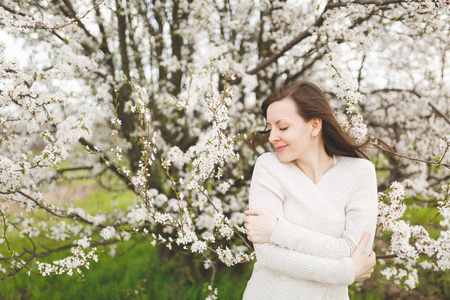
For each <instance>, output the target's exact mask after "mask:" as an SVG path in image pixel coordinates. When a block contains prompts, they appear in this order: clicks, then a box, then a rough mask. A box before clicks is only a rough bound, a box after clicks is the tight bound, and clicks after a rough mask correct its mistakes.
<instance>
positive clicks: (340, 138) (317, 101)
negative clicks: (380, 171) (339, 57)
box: [249, 81, 370, 159]
mask: <svg viewBox="0 0 450 300" xmlns="http://www.w3.org/2000/svg"><path fill="white" fill-rule="evenodd" d="M284 98H290V99H292V100H294V102H295V104H296V105H297V112H298V114H299V115H300V116H301V117H302V118H303V119H304V120H305V121H306V122H308V121H310V120H311V119H314V118H318V119H321V120H322V138H323V143H324V146H325V151H326V152H327V154H328V155H329V156H333V155H339V156H350V157H361V158H366V159H369V158H368V157H367V155H366V154H365V153H364V152H363V151H362V150H361V148H363V147H367V145H368V144H369V142H370V138H367V140H366V141H364V142H363V143H361V144H357V143H355V142H354V141H352V139H351V138H350V136H349V135H348V134H347V133H346V132H345V131H344V130H342V128H341V126H340V125H339V123H338V121H337V120H336V117H335V116H334V113H333V109H332V108H331V106H330V103H329V102H328V100H327V97H326V96H325V94H324V92H322V90H321V89H320V88H318V87H317V86H316V85H315V84H313V83H311V82H307V81H299V82H291V83H289V84H288V85H286V86H284V87H282V88H279V89H278V90H276V91H275V92H274V93H273V94H272V95H270V96H269V97H268V98H267V99H266V100H264V102H263V103H262V104H261V110H262V112H263V115H264V118H265V119H266V120H267V109H268V107H269V105H270V104H272V103H274V102H277V101H280V100H282V99H284ZM263 140H265V141H267V131H260V132H254V133H252V134H250V136H249V141H250V145H251V147H252V149H253V150H255V148H254V144H255V142H261V141H263Z"/></svg>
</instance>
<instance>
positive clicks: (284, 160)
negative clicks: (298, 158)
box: [277, 153, 293, 163]
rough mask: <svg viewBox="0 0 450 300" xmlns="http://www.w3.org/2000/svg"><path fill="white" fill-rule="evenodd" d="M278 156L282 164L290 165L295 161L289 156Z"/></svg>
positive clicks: (280, 154) (279, 154)
mask: <svg viewBox="0 0 450 300" xmlns="http://www.w3.org/2000/svg"><path fill="white" fill-rule="evenodd" d="M277 154H278V159H279V160H280V161H281V162H282V163H288V162H291V161H293V159H292V158H291V157H288V156H287V155H283V154H282V153H277Z"/></svg>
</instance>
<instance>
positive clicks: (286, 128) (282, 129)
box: [280, 127, 288, 131]
mask: <svg viewBox="0 0 450 300" xmlns="http://www.w3.org/2000/svg"><path fill="white" fill-rule="evenodd" d="M286 129H288V127H284V128H280V130H282V131H283V130H286Z"/></svg>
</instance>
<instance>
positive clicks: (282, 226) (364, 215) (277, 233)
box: [270, 161, 378, 259]
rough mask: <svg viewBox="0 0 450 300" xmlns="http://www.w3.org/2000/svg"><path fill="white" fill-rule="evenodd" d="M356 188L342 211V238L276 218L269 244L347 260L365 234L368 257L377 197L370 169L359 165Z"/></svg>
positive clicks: (374, 224)
mask: <svg viewBox="0 0 450 300" xmlns="http://www.w3.org/2000/svg"><path fill="white" fill-rule="evenodd" d="M362 163H363V164H362V165H361V166H360V168H361V169H362V170H361V171H360V172H359V173H358V174H357V180H356V186H355V188H354V191H353V193H352V194H351V196H350V198H349V200H348V201H347V204H346V207H345V230H344V232H343V234H342V237H339V238H337V237H333V236H329V235H326V234H322V233H319V232H315V231H313V230H309V229H306V228H304V227H301V226H298V225H294V224H292V223H290V222H289V221H287V220H286V219H284V218H283V217H280V218H279V220H278V223H277V225H276V227H275V230H274V232H273V234H272V237H271V240H270V242H271V243H273V244H275V245H278V246H281V247H286V248H289V249H293V250H297V251H300V252H302V253H306V254H314V255H317V256H321V257H326V258H334V259H340V258H343V257H349V256H350V255H351V254H352V253H353V251H354V250H355V248H356V246H357V245H358V243H359V241H360V240H361V237H362V235H363V233H364V232H365V231H370V232H371V241H370V242H369V244H368V246H367V248H366V254H367V255H368V254H369V253H370V250H371V249H372V244H373V240H374V236H375V229H376V221H377V207H378V203H377V201H378V193H377V179H376V172H375V167H374V165H373V164H372V163H371V162H369V161H362Z"/></svg>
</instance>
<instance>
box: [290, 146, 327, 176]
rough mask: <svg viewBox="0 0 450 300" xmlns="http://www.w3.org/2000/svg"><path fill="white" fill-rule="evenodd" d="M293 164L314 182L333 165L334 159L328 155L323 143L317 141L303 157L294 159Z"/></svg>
mask: <svg viewBox="0 0 450 300" xmlns="http://www.w3.org/2000/svg"><path fill="white" fill-rule="evenodd" d="M295 164H296V165H297V167H299V168H300V170H302V172H303V173H305V174H306V176H308V177H309V178H310V179H311V180H312V181H313V182H314V183H317V182H319V180H320V179H321V178H322V176H323V174H325V173H326V172H327V171H328V170H329V169H331V168H332V167H333V166H334V160H333V157H332V156H328V154H327V152H326V151H325V147H324V146H323V143H322V145H320V143H317V144H316V145H314V146H313V147H311V148H310V151H308V152H307V153H305V155H304V156H303V157H301V158H298V159H296V160H295Z"/></svg>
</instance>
